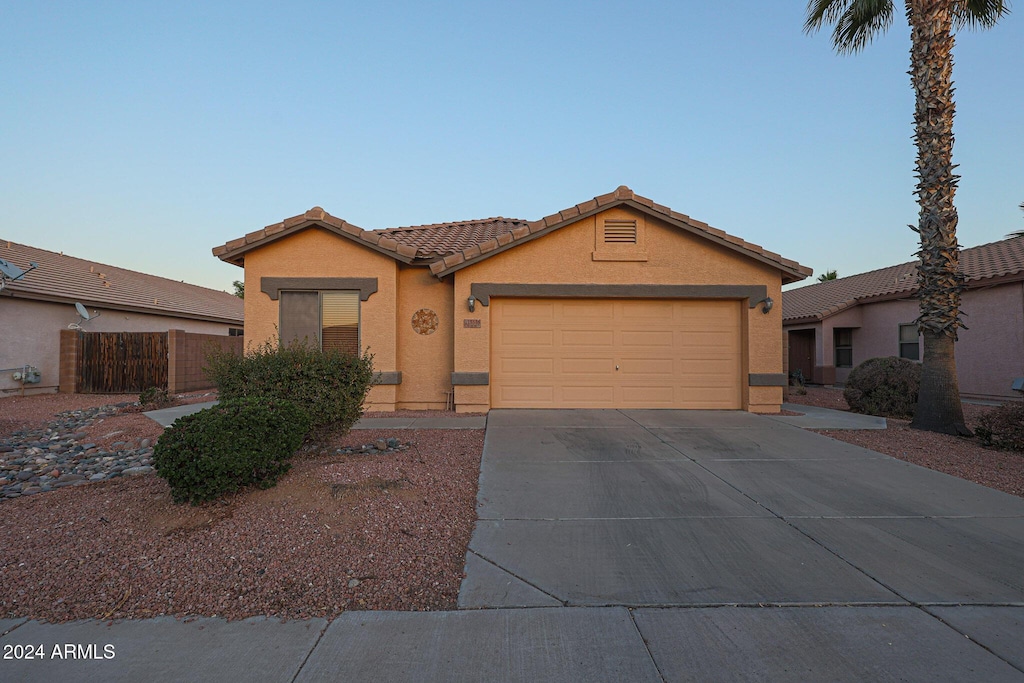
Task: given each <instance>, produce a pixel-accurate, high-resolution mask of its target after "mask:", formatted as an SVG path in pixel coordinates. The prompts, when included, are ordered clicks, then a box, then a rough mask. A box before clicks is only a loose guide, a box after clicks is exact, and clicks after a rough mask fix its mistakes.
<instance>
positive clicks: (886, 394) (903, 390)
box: [843, 356, 921, 418]
mask: <svg viewBox="0 0 1024 683" xmlns="http://www.w3.org/2000/svg"><path fill="white" fill-rule="evenodd" d="M920 386H921V366H920V365H919V364H917V363H914V362H913V361H909V360H906V359H905V358H896V357H894V356H889V357H886V358H869V359H868V360H866V361H864V362H863V363H861V364H860V365H858V366H857V367H855V368H854V369H853V370H852V371H850V376H849V377H847V379H846V388H845V389H844V390H843V397H844V398H845V399H846V402H847V403H848V404H849V406H850V410H852V411H854V412H855V413H866V414H868V415H880V416H882V417H895V418H911V417H913V416H914V408H915V407H916V406H917V391H918V388H919V387H920Z"/></svg>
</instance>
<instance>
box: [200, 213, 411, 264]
mask: <svg viewBox="0 0 1024 683" xmlns="http://www.w3.org/2000/svg"><path fill="white" fill-rule="evenodd" d="M328 218H330V219H333V220H329V221H328V220H324V219H317V218H313V219H305V220H302V221H300V222H295V223H293V224H291V225H289V224H288V223H289V221H291V220H292V219H288V220H286V221H284V222H282V223H277V224H275V225H272V226H268V227H266V228H264V229H263V230H258V231H256V232H253V233H249V234H248V235H246V236H245V237H243V238H240V239H237V240H232V241H231V242H228V243H226V244H224V245H221V246H219V247H214V248H213V255H214V256H216V257H217V258H219V259H220V260H221V261H224V262H226V263H231V264H232V265H236V266H241V267H244V265H245V254H246V253H248V252H250V251H253V250H254V249H259V248H260V247H265V246H267V245H268V244H271V243H273V242H276V241H277V240H279V239H282V238H284V237H289V236H291V235H294V234H296V233H298V232H302V231H303V230H309V229H310V228H320V229H322V230H326V231H328V232H330V233H332V234H334V235H337V236H339V237H343V238H345V239H347V240H349V241H352V242H355V243H356V244H358V245H360V246H362V247H366V248H367V249H370V250H371V251H375V252H377V253H379V254H383V255H384V256H388V257H390V258H393V259H395V260H396V261H400V262H402V263H412V262H413V261H414V260H415V259H416V253H415V249H413V248H412V247H407V246H406V245H403V244H398V243H397V242H395V240H393V239H391V238H389V237H387V236H386V235H380V234H379V233H374V232H373V231H370V230H363V229H362V228H359V227H357V226H355V225H352V224H351V223H347V222H345V221H342V220H340V219H335V218H334V217H333V216H329V215H328ZM278 226H281V227H278ZM270 230H272V231H273V232H269V233H268V231H270ZM260 233H263V234H262V235H260ZM363 235H373V237H363ZM384 240H387V241H388V243H389V245H390V244H391V243H394V250H392V249H390V248H387V247H384V246H380V242H382V241H384ZM233 244H234V245H235V246H231V245H233Z"/></svg>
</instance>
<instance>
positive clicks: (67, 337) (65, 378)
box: [57, 330, 81, 394]
mask: <svg viewBox="0 0 1024 683" xmlns="http://www.w3.org/2000/svg"><path fill="white" fill-rule="evenodd" d="M80 350H81V349H80V347H79V344H78V331H77V330H61V331H60V379H59V380H58V384H59V386H58V388H57V390H58V391H59V392H60V393H62V394H75V393H78V376H79V372H78V371H79V361H80V360H81V358H80Z"/></svg>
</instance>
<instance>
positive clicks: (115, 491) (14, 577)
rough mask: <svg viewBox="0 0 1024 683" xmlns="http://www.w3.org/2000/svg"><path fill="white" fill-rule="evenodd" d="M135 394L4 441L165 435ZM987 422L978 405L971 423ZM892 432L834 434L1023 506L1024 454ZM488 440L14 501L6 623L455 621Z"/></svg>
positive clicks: (336, 446)
mask: <svg viewBox="0 0 1024 683" xmlns="http://www.w3.org/2000/svg"><path fill="white" fill-rule="evenodd" d="M135 399H137V397H135V396H81V395H70V396H69V395H63V394H50V395H46V396H34V397H7V398H0V442H3V443H7V444H10V443H14V442H15V441H18V440H19V439H22V438H23V437H20V436H16V433H18V432H25V431H26V430H28V431H29V432H32V430H35V432H38V431H39V430H43V431H44V432H45V430H46V429H54V424H55V422H60V420H65V419H67V418H66V416H65V417H57V416H58V415H60V414H61V413H65V414H66V413H69V412H70V413H75V412H76V411H77V412H79V413H81V414H82V416H87V415H91V417H83V418H82V420H83V421H82V422H81V423H80V424H78V426H77V427H76V429H77V430H78V431H75V432H74V433H69V434H61V433H60V432H61V429H59V428H57V429H56V432H57V434H56V435H57V436H58V439H57V440H56V441H58V442H61V440H60V437H61V436H68V437H70V439H69V440H70V441H74V442H76V445H85V444H86V443H94V444H96V447H97V448H106V449H109V448H113V447H114V444H117V443H121V444H122V445H124V444H133V446H140V445H141V443H142V441H143V440H144V439H150V440H152V439H156V438H157V437H158V436H159V434H160V433H161V431H162V429H161V427H160V426H159V425H157V424H156V423H155V422H153V421H152V420H150V419H149V418H147V417H145V416H144V415H142V414H141V413H139V412H138V411H139V408H138V407H137V406H134V405H125V406H122V407H120V408H105V409H103V408H104V407H105V406H113V405H116V404H118V403H123V404H130V403H132V402H133V401H134V400H135ZM181 400H182V401H185V402H194V401H199V400H212V399H211V397H210V395H209V394H206V395H198V396H190V397H183V398H182V399H181ZM789 400H790V402H792V403H804V404H807V405H818V406H822V407H829V408H836V409H845V408H846V404H845V401H843V400H842V392H841V391H840V390H837V389H824V388H817V387H812V388H809V389H808V393H807V394H806V395H805V396H795V395H793V396H790V399H789ZM90 409H92V410H93V411H95V412H90ZM986 410H991V407H986V406H974V405H970V404H966V405H965V413H966V416H967V421H968V424H969V426H973V425H974V424H976V421H977V419H978V417H979V416H980V415H981V414H982V413H983V412H984V411H986ZM101 414H102V415H103V416H102V417H100V416H99V415H101ZM438 414H439V415H444V416H446V417H451V416H452V414H451V413H438ZM378 415H382V414H378ZM415 415H422V414H420V413H417V414H415ZM76 419H77V418H76ZM889 425H890V427H889V428H888V429H885V430H865V431H826V432H824V433H825V434H827V435H829V436H831V437H833V438H837V439H841V440H843V441H848V442H850V443H855V444H858V445H861V446H864V447H866V448H871V449H873V450H876V451H879V452H882V453H887V454H889V455H892V456H894V457H897V458H901V459H904V460H908V461H910V462H914V463H917V464H919V465H923V466H926V467H931V468H933V469H937V470H940V471H943V472H948V473H950V474H954V475H956V476H960V477H963V478H966V479H970V480H972V481H976V482H978V483H981V484H984V485H986V486H992V487H994V488H998V489H1001V490H1003V491H1007V492H1009V493H1013V494H1015V495H1024V455H1022V454H1020V453H1007V452H1000V451H993V450H988V449H985V448H983V447H981V446H980V445H979V444H978V443H977V442H976V440H973V439H964V438H959V437H951V436H945V435H939V434H929V433H923V432H919V431H916V430H911V429H909V427H907V426H906V423H903V422H900V421H897V420H889ZM35 432H33V434H35ZM483 440H484V433H483V430H416V431H413V430H397V429H391V430H360V431H355V432H352V433H350V434H348V435H346V436H344V437H331V438H326V439H324V440H322V441H320V442H316V443H309V444H307V445H305V446H303V448H302V449H300V451H299V453H298V454H297V455H296V456H295V458H294V459H293V461H292V463H293V468H292V470H291V472H289V473H288V474H287V475H285V477H283V478H282V479H281V481H280V482H279V483H278V485H277V486H276V487H274V488H272V489H268V490H265V491H264V490H246V491H243V492H240V493H238V494H235V495H233V496H230V497H228V498H227V499H225V500H223V501H219V502H215V503H210V504H206V505H201V506H195V507H193V506H189V505H176V504H174V503H173V502H172V501H171V496H170V490H169V489H168V487H167V485H166V484H165V483H164V481H163V480H162V479H160V478H159V477H157V476H156V475H155V474H153V473H148V474H141V475H138V476H131V477H128V476H117V477H114V478H108V479H105V480H103V481H97V482H95V483H89V482H88V481H87V480H86V481H82V482H79V483H75V484H73V485H70V486H63V487H57V488H54V489H53V490H50V491H47V492H40V493H37V494H35V495H23V496H20V497H16V498H11V499H8V500H4V501H2V502H0V515H2V518H3V524H2V525H0V617H30V618H34V619H42V620H46V621H52V622H63V621H71V620H77V619H89V618H98V619H124V618H143V617H153V616H159V615H173V616H178V617H188V616H220V617H225V618H228V619H241V618H245V617H250V616H262V615H267V616H276V617H282V618H296V619H298V618H306V617H325V618H328V619H329V618H333V617H335V616H337V615H338V614H340V613H342V612H344V611H347V610H362V609H383V610H438V609H454V608H455V607H456V598H457V596H458V590H459V585H460V583H461V581H462V577H463V569H464V562H465V552H466V547H467V545H468V543H469V538H470V535H471V533H472V531H473V525H474V523H475V521H476V512H475V505H476V492H477V482H478V478H479V467H480V456H481V453H482V450H483ZM61 443H64V442H61ZM71 448H72V449H73V448H74V447H73V446H72V447H71ZM84 450H87V449H84ZM11 452H13V449H12V451H9V452H8V453H7V454H3V453H0V459H2V457H3V456H4V455H9V454H10V453H11Z"/></svg>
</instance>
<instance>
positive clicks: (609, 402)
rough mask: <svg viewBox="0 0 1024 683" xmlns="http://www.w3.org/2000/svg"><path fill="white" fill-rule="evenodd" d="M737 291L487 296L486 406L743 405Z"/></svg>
mask: <svg viewBox="0 0 1024 683" xmlns="http://www.w3.org/2000/svg"><path fill="white" fill-rule="evenodd" d="M740 312H741V309H740V302H739V301H712V300H673V299H643V300H632V299H498V298H495V299H492V301H491V326H492V328H491V405H492V406H493V407H495V408H705V409H737V408H740V407H742V398H741V391H740V387H741V384H740V369H741V366H742V360H741V355H742V354H741V352H740V349H741V338H742V330H741V326H740Z"/></svg>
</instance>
